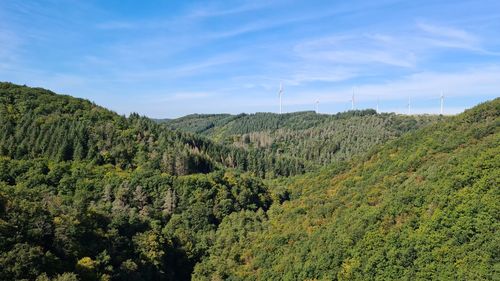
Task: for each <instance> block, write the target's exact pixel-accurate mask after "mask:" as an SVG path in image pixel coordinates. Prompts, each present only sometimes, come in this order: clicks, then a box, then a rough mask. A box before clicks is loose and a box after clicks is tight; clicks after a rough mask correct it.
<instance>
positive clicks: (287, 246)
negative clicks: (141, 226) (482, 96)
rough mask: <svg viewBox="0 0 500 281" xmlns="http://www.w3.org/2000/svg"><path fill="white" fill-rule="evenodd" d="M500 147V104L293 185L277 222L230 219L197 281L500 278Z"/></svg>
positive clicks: (276, 208)
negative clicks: (499, 234)
mask: <svg viewBox="0 0 500 281" xmlns="http://www.w3.org/2000/svg"><path fill="white" fill-rule="evenodd" d="M499 144H500V99H496V100H494V101H491V102H487V103H484V104H481V105H479V106H477V107H475V108H473V109H471V110H468V111H466V112H465V113H463V114H461V115H459V116H456V117H453V118H451V119H449V120H445V121H443V122H439V123H436V124H434V125H431V126H428V127H426V128H423V129H421V130H418V131H416V132H412V133H409V134H407V135H404V136H402V137H401V138H399V139H397V140H395V141H391V142H389V143H387V144H386V145H384V146H383V147H381V148H379V149H377V151H374V152H372V153H371V154H369V155H368V156H366V157H365V159H364V161H362V162H356V163H351V164H349V165H344V166H338V165H333V166H332V167H330V168H328V169H324V170H323V171H321V172H318V173H314V174H309V175H306V176H299V177H296V178H293V179H290V180H286V181H281V182H279V183H278V186H282V187H285V189H286V191H284V192H283V191H281V193H282V194H285V193H286V196H282V198H284V201H283V202H282V203H281V204H278V203H275V204H273V206H272V207H271V209H270V210H269V211H268V212H267V216H262V215H260V214H257V213H251V212H240V213H235V214H232V215H230V216H229V217H227V218H226V219H225V220H224V221H223V223H222V224H221V225H220V227H219V228H218V230H217V234H216V236H217V240H216V241H215V243H214V246H213V247H212V248H211V249H210V251H209V253H210V256H209V258H207V259H204V261H202V263H200V264H198V265H197V266H196V269H195V273H194V280H496V279H497V278H498V276H499V274H500V272H499V271H498V270H499V266H500V249H499V245H500V243H499V236H498V232H499V228H500V204H499V202H500V145H499ZM287 199H289V200H287Z"/></svg>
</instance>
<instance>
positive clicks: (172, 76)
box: [0, 0, 500, 118]
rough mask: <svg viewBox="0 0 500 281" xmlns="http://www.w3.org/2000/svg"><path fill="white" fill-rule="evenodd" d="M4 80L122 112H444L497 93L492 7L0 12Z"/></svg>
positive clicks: (222, 4)
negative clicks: (442, 106) (280, 91)
mask: <svg viewBox="0 0 500 281" xmlns="http://www.w3.org/2000/svg"><path fill="white" fill-rule="evenodd" d="M0 81H11V82H14V83H19V84H27V85H29V86H39V87H45V88H49V89H51V90H53V91H55V92H58V93H64V94H69V95H73V96H77V97H83V98H87V99H90V100H92V101H94V102H96V103H98V104H100V105H103V106H105V107H108V108H110V109H112V110H114V111H116V112H118V113H120V114H128V113H130V112H138V113H140V114H144V115H147V116H150V117H155V118H163V117H178V116H182V115H186V114H190V113H221V112H227V113H239V112H259V111H266V112H267V111H270V112H276V111H278V108H279V107H278V94H277V92H278V88H279V83H280V82H282V83H283V85H284V88H285V93H284V97H283V108H284V111H286V112H291V111H299V110H312V109H314V103H315V101H316V100H319V102H320V104H319V109H320V112H323V113H334V112H338V111H345V110H347V109H349V108H350V106H351V103H350V100H351V91H352V88H353V87H355V100H356V101H357V102H356V107H357V108H375V106H376V103H377V100H378V101H379V107H380V110H381V111H394V112H400V113H405V112H407V107H406V106H407V103H408V97H411V100H412V112H413V113H438V112H439V95H440V92H441V91H444V94H445V113H447V114H454V113H457V112H461V111H463V110H464V109H465V108H468V107H471V106H473V105H475V104H477V103H479V102H482V101H485V100H489V99H492V98H495V97H498V96H500V95H499V89H500V1H498V0H475V1H460V0H456V1H426V0H421V1H397V0H377V1H359V0H352V1H335V0H330V1H313V0H308V1H280V0H278V1H261V0H256V1H123V0H122V1H110V0H106V1H104V0H103V1H83V0H82V1H76V0H68V1H50V0H39V1H30V0H22V1H21V0H19V1H13V0H1V1H0Z"/></svg>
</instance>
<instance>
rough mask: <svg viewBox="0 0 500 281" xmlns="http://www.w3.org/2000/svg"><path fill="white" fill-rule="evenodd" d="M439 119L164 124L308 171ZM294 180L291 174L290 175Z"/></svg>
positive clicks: (308, 115)
mask: <svg viewBox="0 0 500 281" xmlns="http://www.w3.org/2000/svg"><path fill="white" fill-rule="evenodd" d="M443 118H444V117H441V116H429V115H421V116H404V115H396V114H388V113H384V114H377V113H376V111H375V110H372V109H367V110H354V111H348V112H343V113H337V114H334V115H325V114H316V113H315V112H312V111H305V112H296V113H287V114H274V113H256V114H250V115H248V114H240V115H227V114H215V115H199V114H194V115H188V116H185V117H182V118H179V119H173V120H165V121H164V124H166V125H167V126H168V127H169V128H172V129H174V130H180V131H185V132H196V133H200V134H203V135H205V136H207V137H209V138H210V139H212V140H214V141H217V142H219V143H222V144H224V145H230V146H231V147H236V148H243V149H244V150H245V151H249V152H251V153H253V154H260V153H262V155H268V156H272V157H273V158H280V157H286V158H290V159H299V160H300V161H301V162H302V163H303V165H304V166H305V168H306V170H307V171H311V170H315V169H316V168H318V167H320V166H323V165H327V164H330V163H334V162H338V161H346V160H350V159H352V158H353V157H355V156H358V155H362V154H364V153H366V152H368V151H369V150H370V149H372V148H373V147H375V146H376V145H378V144H381V143H384V142H386V141H388V140H391V139H395V138H397V137H399V136H400V135H402V134H404V133H406V132H409V131H413V130H416V129H418V128H420V127H422V126H425V125H427V124H430V123H433V122H437V121H439V120H442V119H443ZM292 174H293V173H292Z"/></svg>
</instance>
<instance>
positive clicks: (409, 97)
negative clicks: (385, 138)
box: [408, 96, 411, 115]
mask: <svg viewBox="0 0 500 281" xmlns="http://www.w3.org/2000/svg"><path fill="white" fill-rule="evenodd" d="M408 115H411V96H408Z"/></svg>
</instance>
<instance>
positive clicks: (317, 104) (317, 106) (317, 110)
mask: <svg viewBox="0 0 500 281" xmlns="http://www.w3.org/2000/svg"><path fill="white" fill-rule="evenodd" d="M318 113H319V100H316V114H318Z"/></svg>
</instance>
